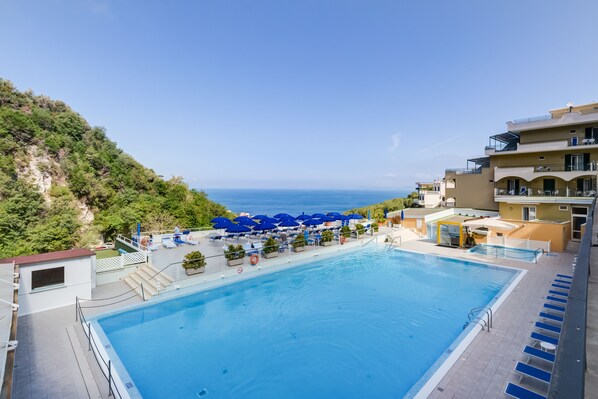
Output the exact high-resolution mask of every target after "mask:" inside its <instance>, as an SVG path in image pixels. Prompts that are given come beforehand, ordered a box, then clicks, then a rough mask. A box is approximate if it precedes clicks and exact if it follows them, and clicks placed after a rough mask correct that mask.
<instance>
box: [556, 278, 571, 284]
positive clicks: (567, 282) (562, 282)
mask: <svg viewBox="0 0 598 399" xmlns="http://www.w3.org/2000/svg"><path fill="white" fill-rule="evenodd" d="M554 282H555V283H559V284H569V285H571V281H565V280H559V279H558V278H557V279H555V280H554Z"/></svg>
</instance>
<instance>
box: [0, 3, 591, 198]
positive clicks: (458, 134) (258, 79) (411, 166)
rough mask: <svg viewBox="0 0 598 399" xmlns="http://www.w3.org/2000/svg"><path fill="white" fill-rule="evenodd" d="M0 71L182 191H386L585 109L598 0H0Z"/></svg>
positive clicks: (433, 174)
mask: <svg viewBox="0 0 598 399" xmlns="http://www.w3.org/2000/svg"><path fill="white" fill-rule="evenodd" d="M0 15H2V24H0V48H1V49H2V51H1V53H0V54H1V55H0V57H1V58H0V77H2V78H5V79H9V80H11V81H12V82H13V83H14V84H15V85H16V86H17V87H18V88H19V89H22V90H25V89H32V90H33V91H34V92H35V93H38V94H46V95H48V96H51V97H53V98H56V99H61V100H63V101H65V102H67V103H68V104H69V105H71V106H72V107H73V109H75V110H76V111H78V112H79V113H81V115H83V116H84V117H85V118H86V119H87V120H88V121H89V122H90V123H91V124H92V125H95V126H103V127H105V128H106V130H107V134H108V136H109V137H110V138H111V139H112V140H114V141H116V142H117V143H118V145H119V146H120V147H121V148H123V149H124V150H125V151H126V152H128V153H129V154H131V155H132V156H134V157H135V158H136V159H137V160H139V161H140V162H141V163H143V164H144V165H145V166H147V167H150V168H152V169H154V170H155V171H156V172H158V173H159V174H162V175H164V176H165V177H166V178H168V177H170V176H173V175H177V176H183V177H184V178H185V180H186V181H187V182H188V183H189V184H190V185H191V186H193V187H196V188H215V187H271V188H327V187H331V188H390V189H393V188H399V189H410V188H413V187H414V182H416V181H425V180H430V179H433V178H435V177H442V175H443V174H444V169H445V168H450V167H464V166H465V165H466V162H465V161H466V159H467V158H471V157H477V156H482V155H483V150H484V146H485V145H486V144H487V143H488V136H489V135H492V134H495V133H500V132H503V131H504V130H505V124H504V123H505V122H506V121H507V120H511V119H516V118H521V117H527V116H535V115H542V114H546V113H547V111H548V110H549V109H552V108H558V107H563V106H565V104H566V103H567V102H568V101H573V102H574V103H576V104H581V103H586V102H591V101H595V100H596V101H598V79H597V78H596V68H597V65H598V52H596V49H597V48H598V35H596V33H595V31H596V15H598V2H593V1H583V2H582V1H569V2H562V1H520V0H518V1H500V2H489V1H450V2H449V1H419V2H406V1H405V2H399V1H325V0H319V1H309V0H301V1H299V0H297V1H290V0H289V1H279V0H272V1H226V0H221V1H177V2H163V1H149V0H143V1H142V0H137V1H117V0H114V1H99V0H76V1H75V0H47V1H42V0H38V1H27V0H23V1H8V0H0Z"/></svg>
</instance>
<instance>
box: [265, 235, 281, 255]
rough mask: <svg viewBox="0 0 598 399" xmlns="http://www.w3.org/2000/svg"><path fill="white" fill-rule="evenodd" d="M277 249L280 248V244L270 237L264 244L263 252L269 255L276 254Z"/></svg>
mask: <svg viewBox="0 0 598 399" xmlns="http://www.w3.org/2000/svg"><path fill="white" fill-rule="evenodd" d="M279 248H280V244H279V243H278V241H276V240H275V239H274V238H272V237H270V238H268V239H267V240H266V242H265V243H264V249H263V252H264V253H265V254H269V253H272V252H278V249H279Z"/></svg>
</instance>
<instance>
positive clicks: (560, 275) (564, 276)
mask: <svg viewBox="0 0 598 399" xmlns="http://www.w3.org/2000/svg"><path fill="white" fill-rule="evenodd" d="M556 276H557V277H561V278H568V279H570V280H573V276H569V275H567V274H557V275H556Z"/></svg>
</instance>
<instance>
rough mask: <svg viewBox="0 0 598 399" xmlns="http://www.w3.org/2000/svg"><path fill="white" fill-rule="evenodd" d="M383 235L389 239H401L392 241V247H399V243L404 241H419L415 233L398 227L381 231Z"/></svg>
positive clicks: (418, 236)
mask: <svg viewBox="0 0 598 399" xmlns="http://www.w3.org/2000/svg"><path fill="white" fill-rule="evenodd" d="M383 232H384V233H386V234H388V235H389V236H390V237H391V238H395V237H401V239H400V240H399V239H398V238H397V239H396V240H395V241H394V245H399V243H403V242H405V241H413V240H420V239H421V238H422V237H420V235H419V234H417V233H415V232H414V231H412V230H410V229H407V228H403V227H399V228H392V229H391V228H386V229H384V230H383Z"/></svg>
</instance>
